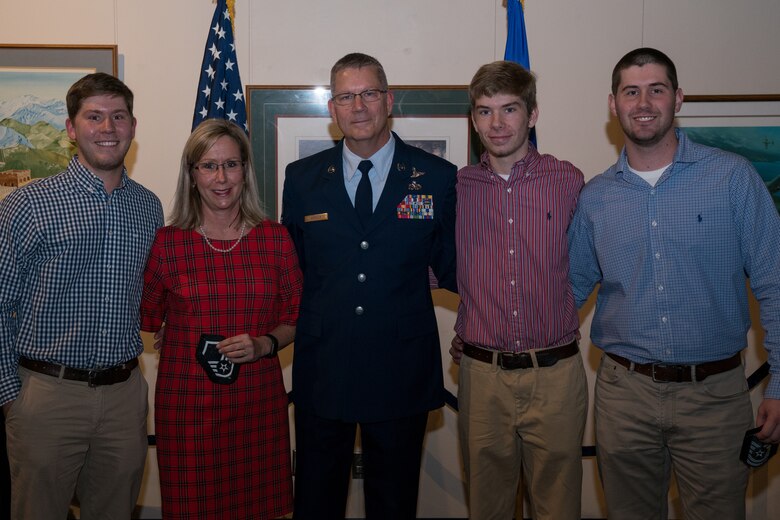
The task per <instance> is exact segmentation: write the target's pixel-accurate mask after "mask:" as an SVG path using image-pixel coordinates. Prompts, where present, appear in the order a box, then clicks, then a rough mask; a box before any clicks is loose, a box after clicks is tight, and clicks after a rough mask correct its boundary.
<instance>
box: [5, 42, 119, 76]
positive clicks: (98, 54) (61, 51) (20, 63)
mask: <svg viewBox="0 0 780 520" xmlns="http://www.w3.org/2000/svg"><path fill="white" fill-rule="evenodd" d="M117 55H118V54H117V46H116V45H29V44H26V45H22V44H15V43H2V44H0V67H46V68H79V69H93V70H92V71H93V72H105V73H107V74H111V75H113V76H116V75H117V72H118V69H117Z"/></svg>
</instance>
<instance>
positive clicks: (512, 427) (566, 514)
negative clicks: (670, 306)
mask: <svg viewBox="0 0 780 520" xmlns="http://www.w3.org/2000/svg"><path fill="white" fill-rule="evenodd" d="M458 404H459V415H458V427H459V431H460V441H461V447H462V450H463V461H464V464H465V468H466V481H467V487H468V498H469V518H471V519H472V520H487V519H496V520H508V519H511V518H512V516H513V513H514V511H515V497H516V496H517V486H518V483H519V479H520V472H521V471H522V474H523V477H524V481H525V482H526V484H527V487H528V493H529V495H530V501H531V514H532V516H533V518H534V519H535V520H543V519H546V520H574V519H577V520H579V518H580V514H581V505H580V502H581V494H582V449H581V448H582V434H583V432H584V429H585V417H586V413H587V406H588V388H587V383H586V379H585V370H584V368H583V365H582V357H581V356H580V354H577V355H575V356H572V357H570V358H567V359H563V360H561V361H558V362H557V363H556V364H555V365H553V366H551V367H544V368H528V369H517V370H503V369H501V368H500V367H498V366H496V365H495V362H494V363H493V364H492V365H491V364H488V363H484V362H482V361H476V360H474V359H472V358H469V357H467V356H464V357H463V358H462V360H461V363H460V381H459V389H458Z"/></svg>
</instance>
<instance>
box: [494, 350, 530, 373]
mask: <svg viewBox="0 0 780 520" xmlns="http://www.w3.org/2000/svg"><path fill="white" fill-rule="evenodd" d="M505 357H506V358H508V359H515V360H517V362H516V363H510V365H512V366H507V365H504V358H505ZM526 358H527V359H528V363H525V361H524V360H525V359H526ZM526 364H530V366H533V361H532V360H531V355H530V354H529V353H527V352H515V353H510V352H499V354H498V366H499V367H501V368H502V369H503V370H517V369H525V368H528V367H527V366H523V365H526Z"/></svg>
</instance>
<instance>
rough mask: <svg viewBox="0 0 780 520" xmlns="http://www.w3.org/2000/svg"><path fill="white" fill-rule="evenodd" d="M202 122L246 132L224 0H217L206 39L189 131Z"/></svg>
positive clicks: (242, 90) (242, 91)
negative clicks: (215, 122) (223, 121)
mask: <svg viewBox="0 0 780 520" xmlns="http://www.w3.org/2000/svg"><path fill="white" fill-rule="evenodd" d="M204 119H227V120H228V121H232V122H233V123H236V124H237V125H238V126H240V127H242V128H243V129H244V131H245V132H247V133H249V126H248V125H247V122H246V100H245V99H244V89H243V87H242V86H241V76H240V75H239V74H238V62H237V60H236V45H235V41H234V39H233V24H232V21H231V19H230V11H229V10H228V8H227V3H226V2H225V0H217V8H216V10H215V11H214V18H212V20H211V28H210V29H209V37H208V38H207V39H206V50H205V51H204V52H203V65H201V67H200V79H199V81H198V95H197V98H196V101H195V113H194V114H193V116H192V129H193V130H194V129H195V127H196V126H198V124H200V122H201V121H203V120H204Z"/></svg>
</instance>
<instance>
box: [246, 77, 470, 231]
mask: <svg viewBox="0 0 780 520" xmlns="http://www.w3.org/2000/svg"><path fill="white" fill-rule="evenodd" d="M389 89H390V91H392V92H393V94H394V96H395V100H394V104H393V112H392V117H391V122H390V124H391V129H392V130H393V131H395V132H396V133H398V135H399V136H400V137H401V139H403V140H404V141H405V142H407V143H409V144H412V145H415V146H420V147H421V148H423V149H425V150H427V151H429V152H432V153H437V154H439V155H442V156H443V157H445V158H446V159H448V160H449V161H450V162H452V163H454V164H455V165H457V166H458V167H462V166H465V165H466V164H473V163H475V162H476V161H477V160H478V158H479V150H478V148H477V147H478V144H479V139H478V137H477V136H476V133H475V132H474V130H473V127H472V125H471V120H470V112H469V106H470V105H469V98H468V87H466V86H390V87H389ZM246 99H247V111H248V114H249V116H248V117H249V135H250V141H251V144H252V153H253V156H254V160H255V173H256V175H257V180H258V187H259V190H260V197H261V200H262V202H263V205H264V207H265V208H266V212H267V214H268V215H269V216H270V217H271V218H275V219H277V220H278V219H279V217H280V213H281V207H280V206H281V200H282V199H281V193H282V188H283V184H284V171H285V168H286V167H287V164H289V163H290V162H292V161H295V160H297V159H300V158H302V157H306V156H307V155H310V154H312V153H316V152H317V151H320V150H323V149H326V148H329V147H331V146H333V145H334V144H336V142H338V140H339V139H340V138H341V134H340V132H339V129H338V127H337V126H336V125H335V123H333V122H332V120H331V117H330V114H329V112H328V100H329V99H330V90H329V88H328V87H318V86H264V85H247V87H246Z"/></svg>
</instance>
